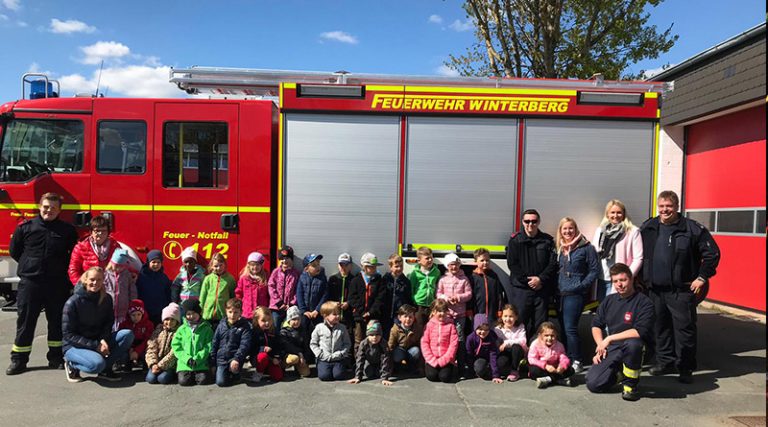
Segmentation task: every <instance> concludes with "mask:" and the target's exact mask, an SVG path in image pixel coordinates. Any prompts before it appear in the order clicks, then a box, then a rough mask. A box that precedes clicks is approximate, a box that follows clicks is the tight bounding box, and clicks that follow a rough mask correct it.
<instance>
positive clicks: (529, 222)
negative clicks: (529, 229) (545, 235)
mask: <svg viewBox="0 0 768 427" xmlns="http://www.w3.org/2000/svg"><path fill="white" fill-rule="evenodd" d="M538 222H539V221H538V220H535V219H524V220H523V224H538Z"/></svg>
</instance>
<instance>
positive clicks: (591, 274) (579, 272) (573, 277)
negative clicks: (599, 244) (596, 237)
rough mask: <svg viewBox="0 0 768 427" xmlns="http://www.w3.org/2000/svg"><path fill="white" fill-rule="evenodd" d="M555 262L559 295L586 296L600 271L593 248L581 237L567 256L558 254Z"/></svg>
mask: <svg viewBox="0 0 768 427" xmlns="http://www.w3.org/2000/svg"><path fill="white" fill-rule="evenodd" d="M557 262H558V264H559V265H560V272H559V274H558V276H557V288H558V290H559V291H560V295H578V294H586V293H587V292H589V290H590V289H591V288H592V285H593V284H594V283H595V281H596V280H597V278H598V277H599V276H600V272H601V271H602V270H601V269H600V262H599V261H598V259H597V251H595V247H594V246H592V244H590V243H589V240H587V239H586V238H585V237H583V236H582V237H581V239H580V240H579V242H578V243H576V247H574V248H573V249H571V251H570V253H569V254H568V255H566V254H565V253H563V252H561V253H559V254H558V257H557Z"/></svg>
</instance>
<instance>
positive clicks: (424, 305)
mask: <svg viewBox="0 0 768 427" xmlns="http://www.w3.org/2000/svg"><path fill="white" fill-rule="evenodd" d="M416 257H417V259H418V263H419V267H418V268H414V269H413V271H411V274H409V275H408V280H409V281H410V282H411V289H412V290H413V293H412V294H413V302H414V303H416V309H417V312H416V322H417V323H418V324H419V325H420V326H421V327H423V326H424V325H426V323H427V320H428V319H429V316H430V306H431V304H432V301H434V300H435V294H436V293H437V281H438V280H439V279H440V270H439V269H438V268H437V267H436V266H435V262H434V259H433V257H432V249H430V248H428V247H426V246H421V247H419V248H418V249H417V250H416Z"/></svg>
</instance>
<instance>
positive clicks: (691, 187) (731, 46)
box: [651, 23, 768, 313]
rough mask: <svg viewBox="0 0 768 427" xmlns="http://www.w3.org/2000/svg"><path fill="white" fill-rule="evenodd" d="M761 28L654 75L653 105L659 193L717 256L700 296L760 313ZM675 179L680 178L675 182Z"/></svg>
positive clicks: (763, 236)
mask: <svg viewBox="0 0 768 427" xmlns="http://www.w3.org/2000/svg"><path fill="white" fill-rule="evenodd" d="M765 37H766V25H765V23H762V24H760V25H758V26H756V27H753V28H751V29H749V30H747V31H745V32H744V33H742V34H739V35H737V36H735V37H733V38H731V39H729V40H726V41H724V42H722V43H720V44H718V45H717V46H714V47H712V48H710V49H708V50H706V51H704V52H701V53H700V54H698V55H696V56H694V57H692V58H690V59H688V60H686V61H684V62H682V63H680V64H678V65H676V66H674V67H672V68H669V69H667V70H665V71H663V72H662V73H660V74H657V75H656V76H654V77H653V78H652V79H651V80H655V81H665V82H670V89H671V91H670V92H667V93H666V94H665V96H664V98H663V106H662V108H661V111H662V115H661V126H662V131H661V144H660V148H659V151H660V153H659V156H660V157H659V158H660V159H661V162H660V168H661V170H660V171H659V191H661V190H665V189H671V190H677V191H680V194H681V199H682V200H681V205H682V208H683V211H684V214H685V215H686V216H688V217H689V218H693V219H696V220H697V221H699V222H700V223H702V224H704V225H705V226H706V227H707V228H708V229H709V230H710V231H712V234H713V236H714V238H715V240H716V241H717V244H718V245H719V246H720V249H721V252H722V259H721V261H720V267H719V268H718V272H717V275H716V276H715V277H714V278H713V279H712V282H711V289H710V292H709V295H708V299H709V300H710V301H712V302H715V303H721V304H725V305H730V306H735V307H739V308H745V309H749V310H753V311H757V312H761V313H765V311H766V310H765V294H766V292H765V291H766V276H765V274H766V271H765V264H766V219H765V205H766V202H765V199H766V183H765V181H766V176H765V164H766V157H765V156H766V152H765V113H766V111H765V109H766V101H767V100H768V99H766V89H765V84H766V83H765V67H766V64H765V42H766V39H765ZM680 176H682V181H681V180H680V179H679V177H680Z"/></svg>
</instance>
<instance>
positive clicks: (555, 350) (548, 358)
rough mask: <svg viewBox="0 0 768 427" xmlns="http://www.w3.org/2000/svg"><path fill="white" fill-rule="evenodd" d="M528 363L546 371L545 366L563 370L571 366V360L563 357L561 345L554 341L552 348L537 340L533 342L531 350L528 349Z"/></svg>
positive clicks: (563, 350)
mask: <svg viewBox="0 0 768 427" xmlns="http://www.w3.org/2000/svg"><path fill="white" fill-rule="evenodd" d="M528 363H529V364H530V365H533V366H538V367H539V368H541V369H546V368H547V365H551V366H554V367H557V368H563V369H568V367H569V366H571V360H570V359H568V356H566V355H565V347H564V346H563V344H562V343H560V342H559V341H555V343H554V344H553V345H552V347H547V345H546V344H544V343H543V342H541V341H539V339H538V338H536V339H535V340H533V342H532V343H531V348H530V349H528Z"/></svg>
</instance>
